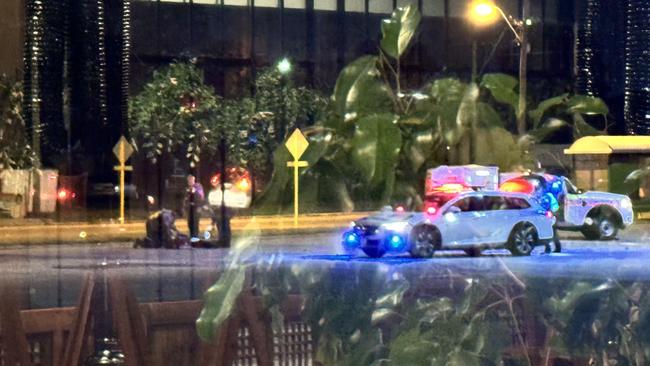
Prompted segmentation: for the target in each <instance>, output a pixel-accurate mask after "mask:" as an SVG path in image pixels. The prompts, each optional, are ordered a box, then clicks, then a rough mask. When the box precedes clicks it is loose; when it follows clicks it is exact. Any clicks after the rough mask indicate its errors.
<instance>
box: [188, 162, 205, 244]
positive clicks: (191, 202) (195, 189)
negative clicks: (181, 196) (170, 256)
mask: <svg viewBox="0 0 650 366" xmlns="http://www.w3.org/2000/svg"><path fill="white" fill-rule="evenodd" d="M204 198H205V194H204V193H203V186H201V183H198V182H197V181H196V177H194V176H193V175H192V174H190V175H188V176H187V189H186V190H185V201H186V206H187V226H188V228H189V230H190V237H191V238H192V240H197V239H198V237H199V219H200V215H199V210H200V209H201V206H203V199H204Z"/></svg>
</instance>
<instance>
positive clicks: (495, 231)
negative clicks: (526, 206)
mask: <svg viewBox="0 0 650 366" xmlns="http://www.w3.org/2000/svg"><path fill="white" fill-rule="evenodd" d="M483 205H484V207H485V216H484V218H483V220H482V222H481V229H480V230H481V231H480V232H481V234H482V241H483V242H485V243H501V242H503V238H504V237H505V238H507V237H508V235H510V229H511V228H512V225H513V221H514V219H515V217H516V216H517V212H516V211H514V210H513V207H511V205H509V204H508V202H507V201H506V199H505V197H503V196H501V195H487V196H484V197H483Z"/></svg>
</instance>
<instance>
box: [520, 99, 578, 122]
mask: <svg viewBox="0 0 650 366" xmlns="http://www.w3.org/2000/svg"><path fill="white" fill-rule="evenodd" d="M568 96H569V94H566V93H565V94H562V95H558V96H556V97H553V98H549V99H546V100H543V101H541V102H540V103H539V104H538V105H537V108H535V109H533V110H532V111H530V112H529V113H528V115H529V116H530V119H531V120H532V121H533V128H537V127H539V125H540V123H541V122H542V118H543V117H544V113H546V111H548V110H549V109H550V108H553V107H555V106H558V105H562V104H564V103H566V102H567V101H568V100H569V99H568Z"/></svg>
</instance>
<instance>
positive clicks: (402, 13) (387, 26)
mask: <svg viewBox="0 0 650 366" xmlns="http://www.w3.org/2000/svg"><path fill="white" fill-rule="evenodd" d="M421 18H422V16H421V15H420V12H419V11H418V9H417V7H415V6H413V5H408V6H406V7H404V8H397V9H395V10H394V11H393V14H392V15H391V17H390V19H384V20H383V21H382V23H381V34H382V39H381V48H382V50H384V52H386V54H388V55H389V56H391V57H392V58H395V59H398V58H400V57H401V56H402V55H403V54H404V52H405V51H406V49H407V48H408V46H409V44H410V43H411V40H412V39H413V36H414V35H415V31H416V30H417V28H418V25H419V24H420V19H421Z"/></svg>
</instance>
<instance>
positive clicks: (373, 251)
mask: <svg viewBox="0 0 650 366" xmlns="http://www.w3.org/2000/svg"><path fill="white" fill-rule="evenodd" d="M362 250H363V252H364V253H366V255H367V256H368V257H370V258H381V257H382V256H383V255H384V254H385V253H386V251H385V250H383V249H380V248H362Z"/></svg>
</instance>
